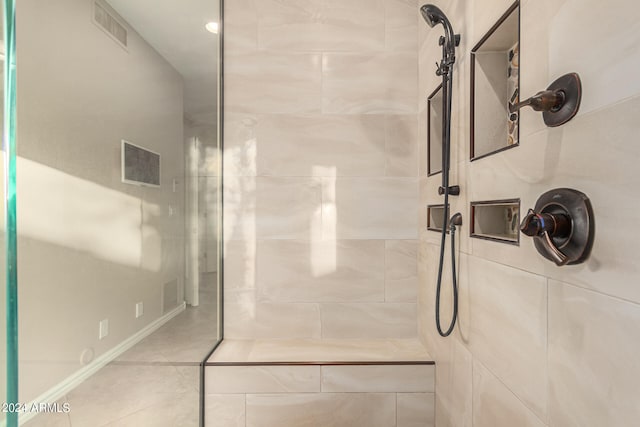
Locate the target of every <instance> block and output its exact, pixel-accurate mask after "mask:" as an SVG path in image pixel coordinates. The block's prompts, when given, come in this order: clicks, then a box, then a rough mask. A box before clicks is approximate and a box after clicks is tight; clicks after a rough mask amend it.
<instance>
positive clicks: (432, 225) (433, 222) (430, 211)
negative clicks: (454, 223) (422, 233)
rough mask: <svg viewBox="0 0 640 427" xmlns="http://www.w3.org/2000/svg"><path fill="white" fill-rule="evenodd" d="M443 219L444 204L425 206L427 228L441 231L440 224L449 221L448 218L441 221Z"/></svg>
mask: <svg viewBox="0 0 640 427" xmlns="http://www.w3.org/2000/svg"><path fill="white" fill-rule="evenodd" d="M443 219H444V205H429V206H427V230H430V231H438V232H440V233H442V226H443V225H444V224H446V223H448V222H449V218H447V220H446V221H443Z"/></svg>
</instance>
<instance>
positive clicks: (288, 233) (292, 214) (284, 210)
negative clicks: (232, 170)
mask: <svg viewBox="0 0 640 427" xmlns="http://www.w3.org/2000/svg"><path fill="white" fill-rule="evenodd" d="M321 207H322V204H321V187H320V183H319V181H318V180H317V179H313V178H304V177H303V178H276V177H273V178H271V177H269V178H267V177H259V178H257V179H256V211H257V215H256V234H257V236H258V237H259V238H263V239H265V238H266V239H312V238H314V237H315V236H314V232H315V231H316V228H317V227H314V224H317V223H318V222H320V221H321ZM318 231H319V230H318Z"/></svg>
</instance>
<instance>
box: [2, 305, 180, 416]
mask: <svg viewBox="0 0 640 427" xmlns="http://www.w3.org/2000/svg"><path fill="white" fill-rule="evenodd" d="M185 308H186V303H185V302H183V303H182V304H180V305H179V306H178V307H176V308H174V309H173V310H171V311H170V312H168V313H167V314H165V315H164V316H162V317H160V318H158V319H157V320H156V321H154V322H152V323H150V324H149V325H147V326H145V327H144V328H143V329H141V330H140V331H138V332H137V333H135V334H134V335H132V336H130V337H129V338H127V339H126V340H124V341H123V342H121V343H120V344H118V345H117V346H115V347H114V348H112V349H111V350H109V351H107V352H106V353H104V354H103V355H101V356H100V357H97V358H96V359H95V360H94V361H93V362H91V363H90V364H88V365H86V366H84V367H82V368H81V369H80V370H78V371H76V372H75V373H74V374H72V375H71V376H69V377H67V378H66V379H64V380H63V381H61V382H59V383H58V384H57V385H55V386H54V387H52V388H50V389H49V390H47V391H46V392H44V393H42V394H41V395H40V396H38V397H37V398H35V399H34V400H33V401H32V402H29V403H28V404H27V405H28V406H27V407H30V406H31V404H32V403H54V402H55V401H57V400H58V399H60V398H61V397H63V396H64V395H65V394H67V393H68V392H70V391H71V390H73V389H74V388H75V387H77V386H78V385H79V384H80V383H82V382H83V381H84V380H86V379H87V378H89V377H90V376H92V375H93V374H95V373H96V372H98V371H99V370H100V369H102V368H103V367H104V366H105V365H106V364H108V363H109V362H111V361H112V360H114V359H116V358H117V357H118V356H120V355H121V354H122V353H124V352H125V351H127V350H129V349H130V348H131V347H133V346H134V345H136V344H137V343H139V342H140V341H142V340H143V339H144V338H146V337H147V336H149V335H151V334H152V333H153V332H155V331H156V330H158V329H159V328H160V327H161V326H162V325H164V324H165V323H167V322H168V321H169V320H171V319H173V318H174V317H176V316H177V315H178V314H180V313H182V312H183V311H184V310H185ZM36 415H38V413H37V412H26V413H24V414H20V416H19V424H20V425H22V424H24V423H26V422H27V421H29V420H30V419H32V418H33V417H35V416H36ZM4 425H5V421H4V420H3V421H2V422H0V426H4Z"/></svg>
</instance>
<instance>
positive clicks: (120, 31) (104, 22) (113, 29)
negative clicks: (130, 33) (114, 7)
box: [93, 2, 127, 47]
mask: <svg viewBox="0 0 640 427" xmlns="http://www.w3.org/2000/svg"><path fill="white" fill-rule="evenodd" d="M94 6H95V7H94V12H93V19H94V21H95V22H96V24H98V26H99V27H100V28H102V29H103V30H104V31H106V33H107V34H109V35H110V36H111V37H113V39H114V40H115V41H117V42H118V43H120V44H121V45H122V46H124V47H126V46H127V29H126V28H125V27H124V26H123V25H122V24H120V23H119V22H118V20H117V19H116V18H114V17H113V15H111V14H110V13H109V12H108V11H107V10H106V9H105V8H104V6H102V5H100V4H99V3H98V2H96V3H95V4H94Z"/></svg>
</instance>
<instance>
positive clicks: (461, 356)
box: [435, 338, 506, 427]
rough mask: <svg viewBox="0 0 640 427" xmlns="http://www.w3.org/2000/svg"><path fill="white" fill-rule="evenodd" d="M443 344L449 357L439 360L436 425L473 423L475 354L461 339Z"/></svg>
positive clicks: (455, 426) (466, 426)
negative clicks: (473, 356)
mask: <svg viewBox="0 0 640 427" xmlns="http://www.w3.org/2000/svg"><path fill="white" fill-rule="evenodd" d="M444 344H445V345H446V346H448V347H449V348H448V349H447V354H446V357H444V358H443V359H442V360H441V361H440V360H438V361H437V362H436V405H435V406H436V426H438V427H441V426H443V427H471V425H472V411H473V408H472V400H473V388H472V387H473V381H472V380H473V375H472V372H473V368H472V366H473V365H472V362H473V358H472V355H471V353H470V352H469V351H468V350H467V349H466V348H465V347H464V346H463V345H462V344H460V343H459V341H458V340H455V339H451V338H449V339H448V340H446V341H445V343H444ZM496 427H497V426H496ZM500 427H502V426H500ZM505 427H506V426H505Z"/></svg>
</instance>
